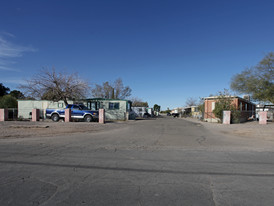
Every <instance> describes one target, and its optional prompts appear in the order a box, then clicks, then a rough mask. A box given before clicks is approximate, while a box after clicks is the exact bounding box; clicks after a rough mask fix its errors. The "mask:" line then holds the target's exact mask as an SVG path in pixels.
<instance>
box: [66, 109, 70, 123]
mask: <svg viewBox="0 0 274 206" xmlns="http://www.w3.org/2000/svg"><path fill="white" fill-rule="evenodd" d="M70 121H71V109H65V122H70Z"/></svg>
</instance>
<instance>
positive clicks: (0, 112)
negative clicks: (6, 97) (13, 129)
mask: <svg viewBox="0 0 274 206" xmlns="http://www.w3.org/2000/svg"><path fill="white" fill-rule="evenodd" d="M8 115H9V111H8V109H0V122H3V121H7V120H8Z"/></svg>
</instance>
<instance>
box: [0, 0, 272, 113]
mask: <svg viewBox="0 0 274 206" xmlns="http://www.w3.org/2000/svg"><path fill="white" fill-rule="evenodd" d="M273 11H274V1H273V0H271V1H270V0H256V1H254V0H237V1H235V0H230V1H225V0H223V1H222V0H216V1H212V0H207V1H204V0H192V1H191V0H188V1H185V0H180V1H172V0H169V1H168V0H166V1H161V0H155V1H154V0H138V1H137V0H124V1H121V0H112V1H105V0H100V1H92V0H82V1H76V0H75V1H70V0H58V1H56V0H25V1H22V0H17V1H16V0H9V1H4V0H2V1H1V6H0V83H3V84H4V85H5V86H8V87H9V88H11V89H17V88H18V84H19V83H22V82H23V80H24V79H27V78H30V77H31V76H32V75H33V74H34V73H37V72H38V71H39V70H40V69H41V68H42V67H48V68H51V67H55V68H56V69H57V70H61V71H62V70H66V71H67V72H78V74H79V75H80V76H81V77H82V78H84V79H87V80H89V81H90V82H91V85H94V84H101V83H102V82H104V81H114V80H115V79H117V78H119V77H121V78H122V79H123V82H124V85H126V86H130V87H131V88H132V96H133V97H138V98H141V99H143V100H144V101H148V102H149V104H150V106H153V105H154V104H159V105H161V106H162V109H166V108H167V107H169V108H174V107H181V106H184V105H185V101H186V99H187V98H189V97H193V98H199V97H205V96H208V95H209V94H216V93H217V92H218V91H221V90H223V89H224V88H229V84H230V79H231V77H232V76H233V75H234V74H236V73H239V72H241V71H242V70H243V69H245V68H246V67H250V66H254V65H256V64H257V63H258V62H259V61H260V60H261V59H262V58H263V57H264V56H265V55H266V54H267V53H268V52H271V51H274V49H273V46H274V12H273Z"/></svg>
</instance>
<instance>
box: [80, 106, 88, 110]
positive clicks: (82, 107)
mask: <svg viewBox="0 0 274 206" xmlns="http://www.w3.org/2000/svg"><path fill="white" fill-rule="evenodd" d="M79 107H80V108H81V109H82V110H89V108H87V107H86V106H85V105H79Z"/></svg>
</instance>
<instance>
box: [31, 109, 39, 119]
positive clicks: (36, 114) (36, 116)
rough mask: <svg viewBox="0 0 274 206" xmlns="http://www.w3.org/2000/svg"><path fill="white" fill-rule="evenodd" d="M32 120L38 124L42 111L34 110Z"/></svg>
mask: <svg viewBox="0 0 274 206" xmlns="http://www.w3.org/2000/svg"><path fill="white" fill-rule="evenodd" d="M31 119H32V121H33V122H37V121H39V119H40V110H39V109H32V113H31Z"/></svg>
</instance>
